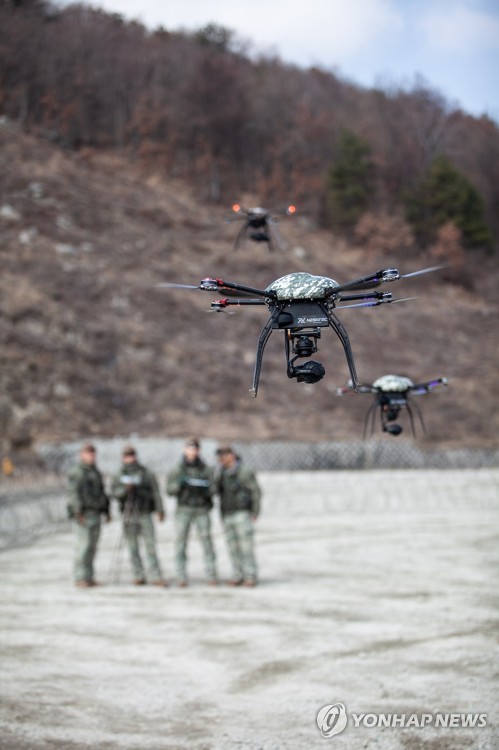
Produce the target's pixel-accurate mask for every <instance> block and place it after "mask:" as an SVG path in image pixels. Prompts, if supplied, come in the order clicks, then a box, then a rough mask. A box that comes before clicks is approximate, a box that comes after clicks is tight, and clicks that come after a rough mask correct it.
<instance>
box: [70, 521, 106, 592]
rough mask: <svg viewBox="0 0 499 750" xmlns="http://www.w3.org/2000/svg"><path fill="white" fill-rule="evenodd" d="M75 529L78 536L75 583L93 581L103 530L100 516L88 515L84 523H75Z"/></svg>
mask: <svg viewBox="0 0 499 750" xmlns="http://www.w3.org/2000/svg"><path fill="white" fill-rule="evenodd" d="M74 529H75V535H76V554H75V562H74V578H75V581H93V580H94V559H95V555H96V553H97V543H98V541H99V536H100V529H101V518H100V515H98V514H96V513H86V514H85V520H84V521H83V523H78V522H77V521H75V522H74Z"/></svg>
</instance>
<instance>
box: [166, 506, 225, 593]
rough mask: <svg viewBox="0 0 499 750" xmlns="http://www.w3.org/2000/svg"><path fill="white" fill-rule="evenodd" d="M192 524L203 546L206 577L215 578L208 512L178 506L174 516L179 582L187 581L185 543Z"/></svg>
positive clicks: (201, 509) (214, 560)
mask: <svg viewBox="0 0 499 750" xmlns="http://www.w3.org/2000/svg"><path fill="white" fill-rule="evenodd" d="M193 524H194V526H195V527H196V530H197V533H198V537H199V539H200V541H201V544H202V546H203V555H204V568H205V572H206V577H207V578H208V579H209V580H215V579H216V577H217V569H216V556H215V549H214V547H213V541H212V538H211V518H210V511H209V510H205V509H204V508H188V507H185V506H180V507H179V508H177V512H176V514H175V568H176V571H177V578H178V580H179V582H185V581H187V542H188V539H189V531H190V529H191V526H192V525H193Z"/></svg>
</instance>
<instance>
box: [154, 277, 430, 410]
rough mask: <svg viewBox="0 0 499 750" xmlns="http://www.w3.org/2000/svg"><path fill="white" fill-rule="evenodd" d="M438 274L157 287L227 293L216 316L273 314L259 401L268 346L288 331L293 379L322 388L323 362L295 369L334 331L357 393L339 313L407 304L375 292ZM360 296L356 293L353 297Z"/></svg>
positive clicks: (259, 353)
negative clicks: (230, 311)
mask: <svg viewBox="0 0 499 750" xmlns="http://www.w3.org/2000/svg"><path fill="white" fill-rule="evenodd" d="M437 268H441V266H433V267H431V268H425V269H423V270H421V271H415V272H413V273H408V274H404V275H403V276H401V274H400V273H399V272H398V270H397V269H396V268H387V269H382V270H380V271H377V272H376V273H373V274H370V275H368V276H362V277H361V278H358V279H355V280H354V281H349V282H347V283H346V284H339V283H338V282H337V281H335V280H334V279H330V278H328V277H327V276H313V275H312V274H309V273H303V272H299V273H290V274H288V275H287V276H282V277H281V278H279V279H277V280H276V281H273V282H272V283H271V284H270V285H269V286H268V287H266V289H255V288H254V287H250V286H245V285H243V284H236V283H233V282H230V281H223V280H222V279H216V278H215V279H213V278H206V279H202V281H201V282H200V283H199V285H197V286H193V285H188V284H187V285H186V284H175V283H163V284H158V285H157V286H159V287H168V288H179V287H180V288H184V289H185V288H187V289H201V290H202V291H206V292H215V291H219V290H220V291H224V292H226V294H227V295H228V296H227V297H225V298H223V299H219V300H216V301H213V302H212V303H211V309H212V310H215V311H216V312H222V311H224V310H226V309H227V308H228V307H230V306H232V305H239V306H244V305H266V306H267V308H268V309H269V311H270V318H269V320H268V321H267V323H266V324H265V325H264V327H263V329H262V331H261V333H260V337H259V339H258V345H257V350H256V362H255V370H254V374H253V385H252V388H251V390H250V393H252V394H253V396H255V397H256V395H257V392H258V384H259V381H260V371H261V368H262V361H263V353H264V349H265V345H266V343H267V341H268V339H269V337H270V334H271V333H272V331H274V330H281V331H284V344H285V352H286V362H287V375H288V377H289V378H296V380H297V382H298V383H317V382H319V380H322V378H323V377H324V375H325V369H324V367H323V365H322V364H321V363H320V362H317V361H316V360H313V359H308V361H306V362H304V363H303V364H295V363H296V361H297V360H298V359H301V358H309V357H311V356H312V354H314V353H315V352H316V351H317V350H318V346H317V342H318V340H319V339H320V337H321V329H322V328H327V327H331V328H332V329H333V331H334V332H335V333H336V335H337V336H338V338H339V339H340V341H341V343H342V345H343V349H344V352H345V356H346V360H347V364H348V368H349V371H350V376H351V381H352V388H353V389H354V390H358V389H359V388H360V383H359V381H358V378H357V372H356V369H355V363H354V359H353V353H352V348H351V346H350V340H349V338H348V334H347V331H346V329H345V327H344V326H343V324H342V322H341V321H340V320H339V319H338V318H337V317H336V315H335V313H334V310H335V309H338V310H341V309H345V308H348V307H374V306H377V305H382V304H385V303H389V302H401V301H403V300H398V299H393V298H392V297H393V296H392V294H391V293H390V292H380V291H371V290H373V289H375V288H376V287H378V286H379V285H381V284H383V283H385V282H390V281H395V280H397V279H400V278H407V277H410V276H417V275H419V274H422V273H427V272H429V271H433V270H436V269H437ZM356 290H357V293H353V294H352V293H351V292H355V291H356ZM345 292H346V294H345ZM235 293H237V294H239V295H241V294H242V295H244V296H243V297H241V298H239V297H238V298H234V297H233V296H232V295H234V294H235ZM340 301H341V302H351V303H352V304H349V305H345V304H342V305H340V306H338V303H339V302H340Z"/></svg>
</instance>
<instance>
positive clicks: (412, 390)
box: [336, 375, 448, 437]
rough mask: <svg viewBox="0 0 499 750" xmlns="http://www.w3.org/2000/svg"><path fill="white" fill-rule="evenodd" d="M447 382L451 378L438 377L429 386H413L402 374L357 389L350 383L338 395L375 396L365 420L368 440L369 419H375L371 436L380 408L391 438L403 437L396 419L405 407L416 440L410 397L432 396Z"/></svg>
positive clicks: (416, 384) (423, 426)
mask: <svg viewBox="0 0 499 750" xmlns="http://www.w3.org/2000/svg"><path fill="white" fill-rule="evenodd" d="M447 382H448V380H447V378H436V379H435V380H429V381H428V382H427V383H413V382H412V380H410V379H409V378H406V377H403V376H402V375H383V376H382V377H380V378H378V379H377V380H375V381H374V383H373V384H372V385H357V386H356V387H355V386H354V385H353V383H352V382H350V383H349V384H348V386H346V387H345V388H338V389H337V390H336V393H337V394H338V396H342V395H343V394H345V393H353V392H354V391H356V392H357V393H373V394H374V403H373V404H372V406H371V407H370V408H369V410H368V412H367V414H366V418H365V421H364V437H366V433H367V427H368V424H369V418H371V435H372V434H373V432H374V422H375V416H376V409H377V408H378V407H379V410H380V416H381V429H382V430H383V432H388V434H390V435H400V433H401V432H402V426H401V425H399V424H396V422H395V420H396V419H397V418H398V416H399V413H400V410H401V409H402V408H404V407H405V408H406V409H407V413H408V414H409V419H410V422H411V430H412V434H413V436H414V437H415V436H416V430H415V427H414V418H413V416H412V409H411V406H410V404H409V396H410V395H411V394H413V395H415V396H418V395H420V394H422V393H430V391H433V390H434V389H435V388H436V387H437V386H439V385H447ZM414 406H415V410H416V413H417V415H418V417H419V421H420V423H421V428H422V430H423V432H426V429H425V425H424V422H423V415H422V414H421V410H420V409H419V407H418V406H417V405H416V404H414Z"/></svg>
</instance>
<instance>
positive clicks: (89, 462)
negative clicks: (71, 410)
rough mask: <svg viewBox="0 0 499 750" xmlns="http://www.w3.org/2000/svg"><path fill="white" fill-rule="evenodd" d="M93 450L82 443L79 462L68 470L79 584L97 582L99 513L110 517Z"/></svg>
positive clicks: (82, 586) (69, 511)
mask: <svg viewBox="0 0 499 750" xmlns="http://www.w3.org/2000/svg"><path fill="white" fill-rule="evenodd" d="M95 459H96V451H95V447H94V446H93V445H92V444H91V443H87V444H85V445H83V446H82V448H81V451H80V462H79V464H78V465H77V466H76V467H75V468H74V469H73V470H72V471H71V472H70V473H69V476H68V480H69V501H68V513H69V516H70V518H73V519H74V522H75V524H74V525H75V533H76V556H75V571H74V574H75V582H76V585H77V586H79V587H80V588H88V587H90V586H96V585H97V583H96V581H95V578H94V559H95V555H96V552H97V543H98V541H99V536H100V529H101V515H104V516H106V519H107V521H110V520H111V516H110V513H109V498H108V497H107V495H106V493H105V490H104V481H103V479H102V474H101V473H100V471H99V469H98V468H97V466H96V465H95Z"/></svg>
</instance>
